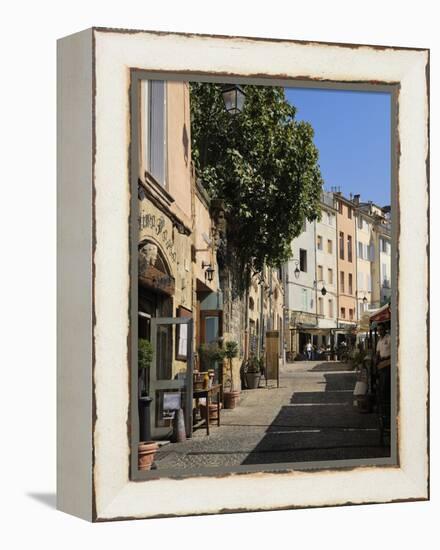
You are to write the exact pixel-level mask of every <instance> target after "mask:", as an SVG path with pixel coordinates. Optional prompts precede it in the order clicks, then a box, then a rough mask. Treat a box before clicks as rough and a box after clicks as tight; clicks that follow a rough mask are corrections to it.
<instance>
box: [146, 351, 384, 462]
mask: <svg viewBox="0 0 440 550" xmlns="http://www.w3.org/2000/svg"><path fill="white" fill-rule="evenodd" d="M355 382H356V374H355V373H354V372H352V371H350V370H349V368H348V366H347V365H346V364H344V363H339V362H322V361H309V362H297V363H293V364H292V363H290V364H288V365H285V366H283V367H281V370H280V387H279V388H277V387H276V383H275V382H274V381H270V383H269V384H268V386H267V387H266V386H265V385H264V384H265V381H264V379H262V381H261V383H260V386H261V387H260V388H259V389H257V390H245V391H243V392H242V393H241V401H240V405H239V406H238V407H237V408H236V409H233V410H222V411H221V426H220V427H217V426H216V425H212V427H211V434H210V436H208V437H207V436H206V431H205V430H204V429H203V428H201V429H198V430H196V431H195V432H194V436H193V437H192V439H190V440H187V441H186V442H184V443H174V444H173V443H170V444H167V445H164V446H163V447H161V449H160V450H159V452H158V454H157V456H156V465H157V468H158V469H159V470H160V469H165V468H166V469H168V468H176V469H193V468H200V467H207V466H208V467H209V466H212V467H216V466H237V465H246V464H254V465H255V464H270V463H283V462H304V461H306V462H308V461H316V460H338V459H355V458H373V457H374V458H377V457H384V456H389V449H388V448H384V447H381V446H380V443H379V431H378V419H377V416H376V414H373V413H371V414H361V413H359V412H357V410H356V409H354V408H353V388H354V385H355Z"/></svg>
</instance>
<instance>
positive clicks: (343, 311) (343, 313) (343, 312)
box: [341, 307, 345, 319]
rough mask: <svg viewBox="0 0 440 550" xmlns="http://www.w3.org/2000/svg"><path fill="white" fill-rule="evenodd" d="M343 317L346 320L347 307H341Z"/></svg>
mask: <svg viewBox="0 0 440 550" xmlns="http://www.w3.org/2000/svg"><path fill="white" fill-rule="evenodd" d="M341 317H342V319H345V307H341Z"/></svg>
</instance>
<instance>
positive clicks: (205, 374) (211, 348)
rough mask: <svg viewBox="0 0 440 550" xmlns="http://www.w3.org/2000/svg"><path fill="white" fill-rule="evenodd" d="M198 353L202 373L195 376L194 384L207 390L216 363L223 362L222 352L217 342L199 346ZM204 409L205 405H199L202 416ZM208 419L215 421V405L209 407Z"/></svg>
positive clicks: (212, 379)
mask: <svg viewBox="0 0 440 550" xmlns="http://www.w3.org/2000/svg"><path fill="white" fill-rule="evenodd" d="M198 351H199V357H200V364H201V369H202V371H201V372H198V373H196V374H195V384H197V386H198V387H200V388H209V387H211V386H212V384H213V381H214V377H215V365H216V363H219V362H223V358H224V351H223V349H222V348H221V347H220V346H219V345H218V343H217V342H211V343H209V344H201V345H200V346H199V350H198ZM205 407H206V405H205V404H201V405H200V412H201V414H202V416H205V414H206V412H205ZM209 418H210V420H211V421H212V422H214V421H215V422H216V421H217V404H216V403H211V404H210V405H209Z"/></svg>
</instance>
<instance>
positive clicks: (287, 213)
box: [191, 82, 322, 290]
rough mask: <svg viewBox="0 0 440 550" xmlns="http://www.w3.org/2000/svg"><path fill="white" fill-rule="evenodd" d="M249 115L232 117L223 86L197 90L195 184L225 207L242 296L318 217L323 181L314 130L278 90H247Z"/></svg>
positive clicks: (193, 89) (193, 118)
mask: <svg viewBox="0 0 440 550" xmlns="http://www.w3.org/2000/svg"><path fill="white" fill-rule="evenodd" d="M244 89H245V93H246V101H245V105H244V109H243V111H242V112H241V113H240V114H239V115H236V116H230V115H229V114H228V113H227V112H226V111H225V109H224V104H223V98H222V94H221V86H220V85H218V84H210V83H198V82H197V83H192V84H191V136H192V155H193V160H194V164H195V169H196V176H197V178H199V180H200V181H201V182H202V184H203V185H204V187H205V188H206V190H207V191H208V193H209V194H210V196H211V197H212V198H219V199H222V200H223V201H224V204H225V208H226V214H227V219H228V233H227V240H228V254H229V255H230V256H231V257H230V258H229V262H228V263H229V265H233V266H234V268H235V271H236V273H238V274H239V276H240V280H241V286H242V290H244V288H246V286H247V285H248V284H249V277H250V275H251V274H252V273H253V272H261V270H262V268H263V266H264V265H268V266H271V267H277V266H280V265H281V264H282V263H284V262H285V261H286V260H288V259H289V257H290V256H291V241H292V239H294V238H295V237H297V236H298V235H299V234H300V233H301V230H302V226H303V223H304V221H305V219H308V220H313V219H315V218H317V217H319V216H320V197H321V191H322V178H321V173H320V169H319V165H318V150H317V148H316V147H315V145H314V143H313V129H312V127H311V125H310V124H309V123H307V122H302V121H297V120H295V112H296V110H295V108H294V107H293V106H292V105H290V104H289V103H288V102H287V101H286V99H285V95H284V89H283V88H281V87H274V86H251V85H248V86H244Z"/></svg>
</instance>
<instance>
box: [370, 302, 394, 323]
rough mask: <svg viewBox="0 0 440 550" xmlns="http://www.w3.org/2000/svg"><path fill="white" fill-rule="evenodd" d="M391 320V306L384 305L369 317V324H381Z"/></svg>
mask: <svg viewBox="0 0 440 550" xmlns="http://www.w3.org/2000/svg"><path fill="white" fill-rule="evenodd" d="M390 320H391V305H390V304H385V305H384V306H382V307H381V308H379V309H378V310H377V311H375V312H373V314H372V315H370V323H373V322H375V323H383V322H384V321H390Z"/></svg>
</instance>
